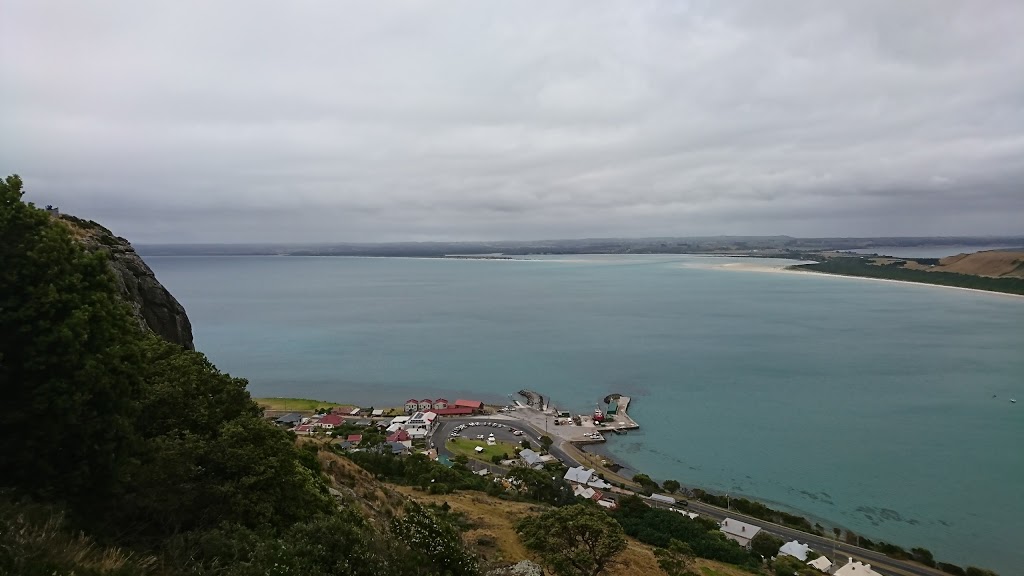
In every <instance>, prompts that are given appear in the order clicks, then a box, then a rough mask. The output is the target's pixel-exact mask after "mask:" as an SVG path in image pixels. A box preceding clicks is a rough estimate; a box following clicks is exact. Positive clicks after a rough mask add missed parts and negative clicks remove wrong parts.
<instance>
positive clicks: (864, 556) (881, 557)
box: [432, 416, 948, 576]
mask: <svg viewBox="0 0 1024 576" xmlns="http://www.w3.org/2000/svg"><path fill="white" fill-rule="evenodd" d="M488 420H490V421H494V422H498V421H500V422H507V423H514V424H512V425H513V426H515V427H516V428H519V429H520V430H522V431H524V432H526V434H527V435H529V436H530V441H531V442H534V443H537V438H539V437H540V436H541V435H543V432H541V431H540V430H538V429H537V428H535V427H534V426H532V425H531V424H530V423H528V422H525V421H523V420H519V419H516V418H510V417H490V418H488V417H486V416H483V417H475V418H452V419H444V420H441V421H440V422H439V424H438V425H437V426H436V427H435V429H434V433H433V435H432V438H437V439H439V440H440V441H436V442H435V443H436V445H437V448H438V451H439V452H440V453H441V454H444V455H446V456H448V457H449V458H451V457H453V454H452V453H451V451H449V450H447V448H445V447H444V444H445V441H446V440H447V438H448V435H447V434H446V433H445V432H444V430H445V429H449V430H450V429H451V428H453V427H455V426H458V425H459V424H463V423H466V422H472V421H478V422H479V421H488ZM556 441H557V438H556ZM548 451H549V452H550V453H551V454H552V455H553V456H554V457H555V458H558V459H559V460H561V461H562V463H564V464H565V465H567V466H582V464H581V463H580V462H578V461H576V460H575V459H574V458H572V457H570V456H569V455H568V454H567V453H566V452H565V451H564V450H562V449H561V448H559V447H558V446H557V445H555V446H551V448H550V449H549V450H548ZM470 462H472V463H473V464H478V465H479V466H478V467H476V468H474V469H479V467H483V466H486V467H487V468H488V469H489V470H491V473H493V474H505V473H506V472H508V469H507V468H504V467H501V466H496V465H493V464H485V463H483V462H479V461H473V460H471V461H470ZM608 496H610V497H613V498H614V497H617V496H619V495H617V494H614V493H611V492H609V493H608ZM647 503H648V505H650V506H654V507H656V508H664V509H668V508H671V506H670V505H668V504H662V503H660V502H656V501H651V500H648V501H647ZM687 509H689V510H691V511H693V512H697V513H698V514H701V515H703V516H706V517H708V518H712V519H714V520H716V521H721V520H723V519H724V518H725V517H726V516H728V517H729V518H734V519H736V520H741V521H743V522H746V523H747V524H752V525H754V526H758V527H760V528H761V529H762V530H765V531H766V532H769V533H771V534H774V535H775V536H778V537H780V538H782V539H784V540H786V541H787V542H788V541H790V540H799V541H800V542H803V543H805V544H808V545H809V546H811V548H813V549H814V550H815V551H817V552H818V553H819V554H823V555H824V556H826V557H828V558H829V559H830V560H832V562H833V564H834V565H833V567H832V569H833V571H834V570H835V569H836V568H838V567H839V566H842V565H843V564H846V562H847V560H848V559H849V558H853V559H854V560H859V561H861V562H864V563H867V564H871V567H872V568H873V569H875V570H876V571H877V572H879V573H881V574H884V575H886V576H948V575H947V574H946V573H945V572H942V571H940V570H936V569H934V568H929V567H927V566H924V565H921V564H917V563H914V562H907V561H904V560H895V559H893V558H890V557H888V556H886V555H885V554H882V553H880V552H874V551H872V550H866V549H864V548H860V547H858V546H852V545H850V544H846V543H843V542H836V541H835V540H833V539H831V538H825V537H822V536H815V535H813V534H808V533H807V532H801V531H800V530H794V529H792V528H787V527H785V526H780V525H778V524H773V523H771V522H765V521H764V520H760V519H757V518H753V517H750V516H746V515H743V514H740V513H738V512H735V511H732V510H725V509H724V508H719V507H717V506H712V505H710V504H705V503H703V502H697V501H695V500H690V501H689V504H688V506H687Z"/></svg>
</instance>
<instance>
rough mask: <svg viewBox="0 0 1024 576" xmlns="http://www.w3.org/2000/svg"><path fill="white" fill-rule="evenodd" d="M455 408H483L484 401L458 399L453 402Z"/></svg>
mask: <svg viewBox="0 0 1024 576" xmlns="http://www.w3.org/2000/svg"><path fill="white" fill-rule="evenodd" d="M453 406H454V407H456V408H472V409H473V410H483V409H484V403H483V402H481V401H479V400H463V399H459V400H456V401H455V404H453Z"/></svg>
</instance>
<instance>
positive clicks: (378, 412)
mask: <svg viewBox="0 0 1024 576" xmlns="http://www.w3.org/2000/svg"><path fill="white" fill-rule="evenodd" d="M383 415H384V409H383V408H377V409H376V410H370V416H383Z"/></svg>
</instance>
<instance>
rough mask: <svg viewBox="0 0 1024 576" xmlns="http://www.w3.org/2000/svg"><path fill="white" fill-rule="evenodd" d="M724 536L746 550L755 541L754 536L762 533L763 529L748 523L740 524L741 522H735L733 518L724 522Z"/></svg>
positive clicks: (722, 527) (722, 529)
mask: <svg viewBox="0 0 1024 576" xmlns="http://www.w3.org/2000/svg"><path fill="white" fill-rule="evenodd" d="M719 530H721V531H722V534H725V537H726V538H728V539H729V540H732V541H734V542H736V543H737V544H739V545H740V546H743V547H744V548H746V547H747V546H750V541H751V540H753V538H754V536H757V533H758V532H760V531H761V528H759V527H757V526H754V525H753V524H747V523H746V522H740V521H739V520H733V519H732V518H726V519H725V520H722V524H721V528H719Z"/></svg>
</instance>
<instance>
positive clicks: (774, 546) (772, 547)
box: [750, 530, 785, 558]
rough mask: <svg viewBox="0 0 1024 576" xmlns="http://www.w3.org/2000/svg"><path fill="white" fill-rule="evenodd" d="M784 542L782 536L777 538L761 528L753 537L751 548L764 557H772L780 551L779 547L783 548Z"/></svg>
mask: <svg viewBox="0 0 1024 576" xmlns="http://www.w3.org/2000/svg"><path fill="white" fill-rule="evenodd" d="M783 544H785V542H783V541H782V538H777V537H775V536H773V535H771V534H769V533H767V532H765V531H764V530H761V531H760V532H758V533H757V534H755V535H754V537H753V538H751V540H750V549H751V551H753V552H754V553H755V554H759V555H761V556H762V557H764V558H771V557H772V556H775V555H776V554H778V553H779V548H782V545H783Z"/></svg>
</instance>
